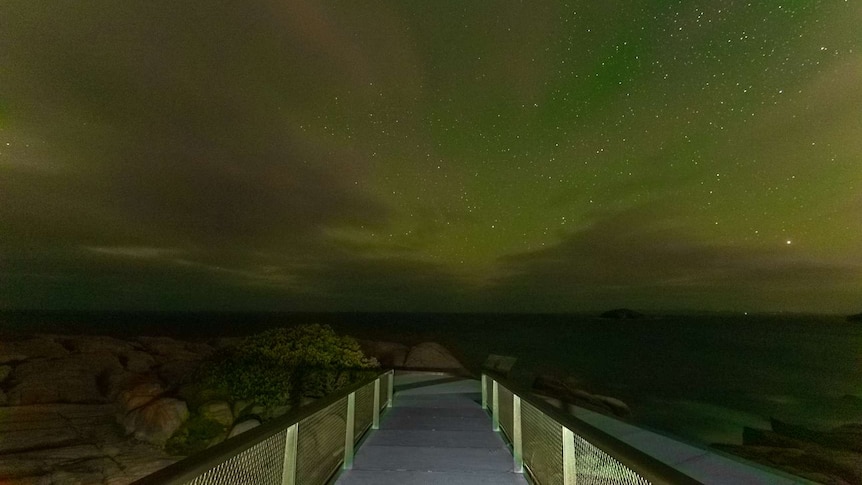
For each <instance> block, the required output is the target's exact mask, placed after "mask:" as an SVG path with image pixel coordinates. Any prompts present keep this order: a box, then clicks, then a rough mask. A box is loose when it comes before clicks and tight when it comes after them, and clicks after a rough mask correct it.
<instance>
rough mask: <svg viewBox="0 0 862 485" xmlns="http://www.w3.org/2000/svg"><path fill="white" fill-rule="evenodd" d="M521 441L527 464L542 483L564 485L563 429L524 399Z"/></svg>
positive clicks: (544, 484)
mask: <svg viewBox="0 0 862 485" xmlns="http://www.w3.org/2000/svg"><path fill="white" fill-rule="evenodd" d="M521 440H522V443H523V444H522V447H523V448H522V449H523V456H524V465H525V466H526V467H527V468H529V469H530V472H531V473H532V474H533V476H534V477H535V478H536V481H537V482H538V483H540V484H541V485H562V483H563V436H562V428H561V427H560V425H559V424H558V423H557V422H556V421H554V420H553V419H551V418H549V417H548V416H546V415H545V414H544V413H542V412H541V411H539V410H538V409H536V408H535V407H533V406H532V405H531V404H530V403H528V402H526V401H521Z"/></svg>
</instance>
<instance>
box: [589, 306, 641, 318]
mask: <svg viewBox="0 0 862 485" xmlns="http://www.w3.org/2000/svg"><path fill="white" fill-rule="evenodd" d="M599 317H600V318H612V319H615V320H637V319H641V318H646V315H644V314H643V313H640V312H636V311H634V310H630V309H628V308H616V309H613V310H608V311H606V312H604V313H602V314H601V315H599Z"/></svg>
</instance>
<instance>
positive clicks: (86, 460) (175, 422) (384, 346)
mask: <svg viewBox="0 0 862 485" xmlns="http://www.w3.org/2000/svg"><path fill="white" fill-rule="evenodd" d="M237 341H238V339H216V340H212V341H209V342H205V343H202V342H189V341H183V340H178V339H173V338H168V337H136V338H133V339H128V340H124V339H119V338H114V337H108V336H69V335H34V336H28V337H22V338H20V339H18V340H14V341H9V340H4V341H2V342H0V483H3V484H4V485H24V484H28V485H30V484H32V485H35V484H45V485H47V484H57V485H60V484H110V485H121V484H126V483H129V482H132V481H134V480H136V479H138V478H140V477H142V476H145V475H148V474H150V473H152V472H154V471H156V470H158V469H160V468H163V467H165V466H167V465H169V464H171V463H173V462H175V461H178V460H180V459H182V458H183V456H176V455H171V454H170V453H168V452H167V451H165V444H166V443H167V442H168V440H169V439H170V438H171V437H172V436H173V435H174V434H175V433H176V432H177V431H178V430H180V429H181V427H182V426H183V424H184V423H186V422H187V420H188V419H189V416H190V415H195V416H204V417H205V418H206V419H208V420H210V421H213V422H217V423H220V424H221V425H223V427H224V429H225V430H226V432H225V433H224V436H219V439H217V440H214V442H213V443H211V444H215V443H216V442H218V441H221V440H222V439H224V438H225V437H229V436H233V435H236V434H238V433H240V432H242V431H245V430H248V429H251V428H252V427H254V426H256V425H258V424H260V420H261V419H265V418H266V417H271V416H268V415H267V413H270V414H278V413H279V412H281V413H283V412H285V411H286V410H285V409H280V410H262V409H261V410H257V409H255V410H252V411H254V412H253V413H252V412H249V411H248V410H242V409H239V408H238V407H237V406H236V405H235V403H234V405H231V403H227V402H222V401H213V402H206V403H202V404H194V403H190V402H187V400H185V399H184V398H183V389H182V386H183V382H184V379H185V378H186V377H187V376H189V374H190V373H191V372H193V371H194V370H195V369H196V368H197V366H198V365H199V364H200V363H201V362H202V361H203V360H204V359H206V358H207V357H208V356H210V355H212V354H213V352H216V351H217V350H219V349H220V348H223V347H225V346H230V345H233V344H235V343H236V342H237ZM359 343H360V345H361V347H362V349H363V351H364V352H365V354H366V355H368V356H371V357H375V358H377V359H378V361H379V362H381V364H382V365H383V366H384V367H393V366H394V367H398V368H413V369H429V368H435V369H440V370H447V371H450V372H453V373H460V374H467V371H466V370H465V369H464V367H463V366H462V365H461V364H460V363H459V362H458V361H457V359H455V358H454V357H452V355H451V354H450V353H449V352H448V351H447V350H446V349H445V348H443V347H442V346H440V345H439V344H436V343H433V342H425V343H421V344H418V345H415V346H406V345H402V344H398V343H393V342H375V341H359ZM190 406H193V409H190Z"/></svg>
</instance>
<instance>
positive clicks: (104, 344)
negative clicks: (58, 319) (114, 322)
mask: <svg viewBox="0 0 862 485" xmlns="http://www.w3.org/2000/svg"><path fill="white" fill-rule="evenodd" d="M61 342H62V343H63V346H64V347H65V348H67V349H69V350H71V351H72V352H79V353H82V354H92V353H112V354H120V353H122V352H126V351H129V350H133V349H134V348H135V347H134V345H133V344H132V343H131V342H129V341H126V340H120V339H117V338H114V337H107V336H104V335H92V336H90V335H88V336H82V337H70V338H63V339H61Z"/></svg>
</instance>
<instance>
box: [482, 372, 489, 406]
mask: <svg viewBox="0 0 862 485" xmlns="http://www.w3.org/2000/svg"><path fill="white" fill-rule="evenodd" d="M482 409H488V376H486V375H485V374H482Z"/></svg>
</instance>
